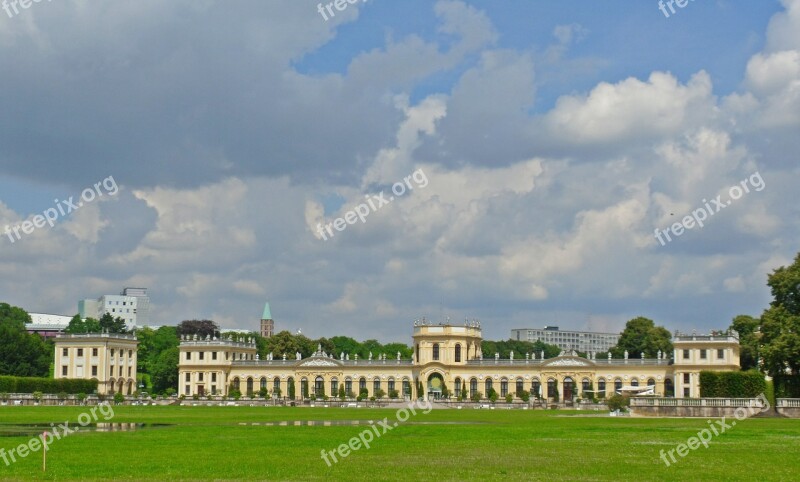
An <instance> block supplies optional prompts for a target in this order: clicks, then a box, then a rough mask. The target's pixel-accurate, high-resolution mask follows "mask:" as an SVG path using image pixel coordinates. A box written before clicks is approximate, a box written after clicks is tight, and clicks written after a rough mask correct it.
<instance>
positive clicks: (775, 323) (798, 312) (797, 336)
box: [761, 253, 800, 397]
mask: <svg viewBox="0 0 800 482" xmlns="http://www.w3.org/2000/svg"><path fill="white" fill-rule="evenodd" d="M767 285H768V286H769V287H770V289H771V290H772V296H773V298H774V300H773V301H772V303H770V307H769V308H768V309H767V310H766V311H764V314H763V315H761V356H762V359H763V361H764V368H765V369H766V370H767V373H769V375H770V376H772V377H773V379H774V381H775V395H776V396H789V397H797V396H800V253H799V254H798V255H797V256H796V257H795V259H794V263H793V264H791V265H790V266H782V267H780V268H778V269H776V270H775V271H774V272H773V273H772V274H771V275H769V276H768V278H767Z"/></svg>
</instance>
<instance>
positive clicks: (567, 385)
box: [564, 377, 575, 402]
mask: <svg viewBox="0 0 800 482" xmlns="http://www.w3.org/2000/svg"><path fill="white" fill-rule="evenodd" d="M574 388H575V381H574V380H572V378H570V377H566V378H565V379H564V401H565V402H571V401H572V399H573V397H574V396H575V393H574V391H573V390H574Z"/></svg>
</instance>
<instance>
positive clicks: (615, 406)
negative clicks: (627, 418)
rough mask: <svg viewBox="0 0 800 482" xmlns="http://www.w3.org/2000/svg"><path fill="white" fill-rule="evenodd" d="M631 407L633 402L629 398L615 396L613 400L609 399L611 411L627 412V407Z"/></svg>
mask: <svg viewBox="0 0 800 482" xmlns="http://www.w3.org/2000/svg"><path fill="white" fill-rule="evenodd" d="M630 405H631V400H630V398H628V397H623V396H622V395H613V396H612V397H611V398H609V399H608V409H609V410H611V411H615V410H627V407H629V406H630Z"/></svg>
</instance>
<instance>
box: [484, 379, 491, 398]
mask: <svg viewBox="0 0 800 482" xmlns="http://www.w3.org/2000/svg"><path fill="white" fill-rule="evenodd" d="M484 387H485V390H486V393H484V396H486V397H488V396H489V394H490V393H491V391H492V379H491V378H487V379H486V381H485V382H484Z"/></svg>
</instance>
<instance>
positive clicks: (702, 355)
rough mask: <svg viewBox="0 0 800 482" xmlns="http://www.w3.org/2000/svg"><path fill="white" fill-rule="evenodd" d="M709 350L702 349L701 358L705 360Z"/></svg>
mask: <svg viewBox="0 0 800 482" xmlns="http://www.w3.org/2000/svg"><path fill="white" fill-rule="evenodd" d="M707 352H708V350H700V359H701V360H705V359H706V358H707V354H708V353H707Z"/></svg>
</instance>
